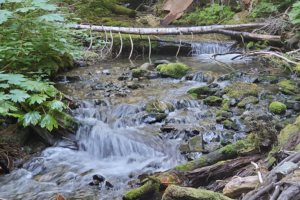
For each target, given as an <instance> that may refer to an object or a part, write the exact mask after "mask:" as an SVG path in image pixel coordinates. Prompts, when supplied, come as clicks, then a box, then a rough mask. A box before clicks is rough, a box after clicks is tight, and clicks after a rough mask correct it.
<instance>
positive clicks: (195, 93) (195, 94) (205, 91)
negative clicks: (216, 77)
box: [188, 86, 211, 98]
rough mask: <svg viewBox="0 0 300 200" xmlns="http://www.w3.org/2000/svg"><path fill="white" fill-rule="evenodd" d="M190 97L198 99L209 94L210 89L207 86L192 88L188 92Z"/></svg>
mask: <svg viewBox="0 0 300 200" xmlns="http://www.w3.org/2000/svg"><path fill="white" fill-rule="evenodd" d="M188 93H189V94H190V95H192V96H193V97H195V98H199V96H200V95H207V94H210V93H211V89H210V88H209V87H208V86H204V87H198V88H193V89H190V90H189V91H188Z"/></svg>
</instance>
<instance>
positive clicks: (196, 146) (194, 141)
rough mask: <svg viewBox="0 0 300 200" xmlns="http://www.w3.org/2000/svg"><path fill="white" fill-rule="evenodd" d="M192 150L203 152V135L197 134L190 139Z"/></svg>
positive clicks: (189, 143)
mask: <svg viewBox="0 0 300 200" xmlns="http://www.w3.org/2000/svg"><path fill="white" fill-rule="evenodd" d="M188 145H189V151H190V152H202V150H203V138H202V136H201V135H196V136H194V137H192V138H190V139H189V140H188Z"/></svg>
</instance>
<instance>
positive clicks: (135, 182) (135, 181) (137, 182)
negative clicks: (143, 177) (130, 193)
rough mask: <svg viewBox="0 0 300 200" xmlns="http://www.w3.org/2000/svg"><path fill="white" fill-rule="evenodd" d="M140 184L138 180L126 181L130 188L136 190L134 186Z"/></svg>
mask: <svg viewBox="0 0 300 200" xmlns="http://www.w3.org/2000/svg"><path fill="white" fill-rule="evenodd" d="M139 183H140V180H137V179H136V180H131V181H128V185H130V187H131V188H136V185H139Z"/></svg>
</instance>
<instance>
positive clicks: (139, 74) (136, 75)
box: [131, 69, 147, 78]
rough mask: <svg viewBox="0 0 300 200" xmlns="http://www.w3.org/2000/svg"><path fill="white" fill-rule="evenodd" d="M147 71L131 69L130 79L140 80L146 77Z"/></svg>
mask: <svg viewBox="0 0 300 200" xmlns="http://www.w3.org/2000/svg"><path fill="white" fill-rule="evenodd" d="M146 73H147V71H146V70H143V69H133V70H132V71H131V74H132V78H140V77H144V76H146Z"/></svg>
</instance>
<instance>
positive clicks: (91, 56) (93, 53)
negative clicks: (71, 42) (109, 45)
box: [84, 51, 99, 58]
mask: <svg viewBox="0 0 300 200" xmlns="http://www.w3.org/2000/svg"><path fill="white" fill-rule="evenodd" d="M84 58H99V55H98V54H96V53H95V52H92V51H87V52H85V54H84Z"/></svg>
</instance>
